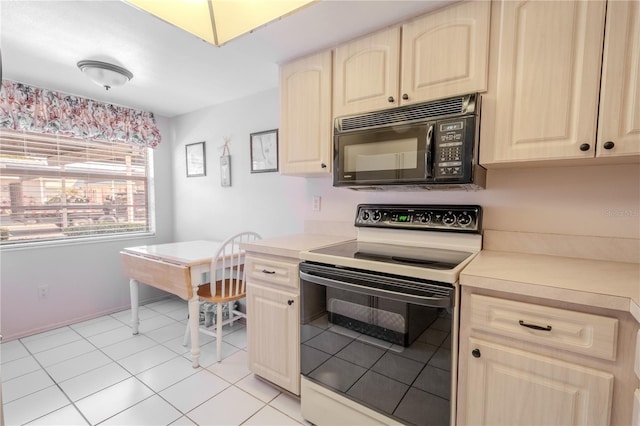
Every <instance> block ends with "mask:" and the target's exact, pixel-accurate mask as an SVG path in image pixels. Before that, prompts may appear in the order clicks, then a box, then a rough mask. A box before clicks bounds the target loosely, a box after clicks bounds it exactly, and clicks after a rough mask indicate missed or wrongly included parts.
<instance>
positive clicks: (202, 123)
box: [173, 90, 640, 240]
mask: <svg viewBox="0 0 640 426" xmlns="http://www.w3.org/2000/svg"><path fill="white" fill-rule="evenodd" d="M277 120H278V95H277V91H275V90H273V91H269V92H265V93H262V94H259V95H257V96H254V97H250V98H246V99H242V100H239V101H235V102H233V103H229V104H225V105H221V106H217V107H213V108H208V109H206V110H201V111H199V112H197V113H192V114H187V115H185V116H182V117H180V118H179V119H176V120H174V121H173V125H174V131H175V143H174V158H175V159H176V161H175V162H174V165H173V167H174V187H175V190H176V194H175V201H176V210H175V212H176V214H175V235H176V237H177V238H178V239H179V240H189V239H196V238H205V239H206V238H222V237H224V236H226V235H228V234H230V233H232V232H234V231H237V230H240V229H244V228H246V229H254V230H256V231H258V232H260V233H262V234H263V235H264V236H266V237H268V236H276V235H286V234H292V233H298V232H302V230H303V229H304V222H305V221H328V222H333V221H338V222H353V220H354V213H355V207H356V205H357V204H358V203H417V204H429V203H433V204H437V203H452V204H464V203H469V204H479V205H481V206H482V207H483V209H484V228H485V229H498V230H510V231H528V232H545V233H560V234H575V235H594V236H614V237H623V238H624V237H633V238H640V211H639V210H640V166H638V165H637V164H635V165H608V166H578V167H564V168H561V167H545V168H519V169H508V170H506V169H505V170H490V171H489V172H488V182H487V189H485V190H481V191H477V192H465V191H421V192H382V193H380V192H355V191H352V190H349V189H342V188H334V187H333V186H332V180H331V178H330V177H326V178H314V179H304V178H292V177H284V176H280V175H278V174H277V173H267V174H250V172H249V134H250V133H251V132H257V131H261V130H267V129H271V128H276V127H278V121H277ZM226 135H231V136H232V142H231V154H232V158H233V166H232V167H233V176H232V181H233V186H232V187H231V188H221V187H220V180H219V165H218V157H219V155H220V151H219V150H218V147H219V146H221V145H222V144H223V137H224V136H226ZM201 140H205V141H207V176H206V177H205V178H186V177H185V170H184V145H185V144H188V143H193V142H198V141H201ZM314 195H318V196H321V198H322V203H321V206H322V207H321V211H320V212H314V211H312V208H311V204H312V203H311V200H312V197H313V196H314Z"/></svg>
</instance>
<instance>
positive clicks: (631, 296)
mask: <svg viewBox="0 0 640 426" xmlns="http://www.w3.org/2000/svg"><path fill="white" fill-rule="evenodd" d="M460 284H461V285H463V286H468V287H477V288H485V289H490V290H497V291H505V292H511V293H517V294H522V295H528V296H533V297H543V298H551V299H556V300H566V301H568V302H573V303H579V304H584V305H590V306H597V307H602V308H610V309H616V310H621V311H627V312H631V314H632V315H633V316H634V317H635V318H636V319H637V320H638V321H639V322H640V264H638V263H624V262H613V261H599V260H593V259H579V258H571V257H562V256H549V255H542V254H528V253H511V252H503V251H491V250H483V251H482V252H480V254H479V255H478V256H476V257H475V258H474V259H473V260H472V261H471V262H470V263H469V265H467V267H466V268H465V269H464V270H463V271H462V273H461V274H460Z"/></svg>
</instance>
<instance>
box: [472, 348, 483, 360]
mask: <svg viewBox="0 0 640 426" xmlns="http://www.w3.org/2000/svg"><path fill="white" fill-rule="evenodd" d="M471 355H473V357H474V358H480V356H481V355H482V354H481V353H480V349H478V348H475V349H474V350H472V351H471Z"/></svg>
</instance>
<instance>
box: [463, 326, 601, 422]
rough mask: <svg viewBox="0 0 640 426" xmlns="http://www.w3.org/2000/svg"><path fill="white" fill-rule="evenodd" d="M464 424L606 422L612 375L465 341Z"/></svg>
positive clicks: (474, 341) (499, 346)
mask: <svg viewBox="0 0 640 426" xmlns="http://www.w3.org/2000/svg"><path fill="white" fill-rule="evenodd" d="M469 347H470V348H472V353H473V357H472V358H471V359H470V360H469V373H468V376H467V377H468V379H467V387H468V388H469V389H470V392H473V396H472V397H470V398H469V399H468V400H467V407H466V418H467V423H465V424H483V425H496V424H511V425H515V424H522V422H523V420H524V419H526V422H527V423H528V424H539V425H581V424H592V425H606V424H609V415H610V410H611V408H610V402H611V397H612V388H613V375H612V374H609V373H604V372H601V371H597V370H594V369H589V368H584V367H581V366H580V365H577V364H573V363H566V362H562V361H559V360H556V359H554V358H551V357H545V356H538V355H535V354H533V353H531V352H528V351H520V350H517V349H513V348H511V347H508V346H502V345H497V344H494V343H491V342H488V341H484V340H480V339H474V338H470V339H469Z"/></svg>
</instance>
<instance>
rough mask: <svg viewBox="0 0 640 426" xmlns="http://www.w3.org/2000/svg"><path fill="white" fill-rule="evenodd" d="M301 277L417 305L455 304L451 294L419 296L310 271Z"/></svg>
mask: <svg viewBox="0 0 640 426" xmlns="http://www.w3.org/2000/svg"><path fill="white" fill-rule="evenodd" d="M300 279H302V280H304V281H308V282H311V283H314V284H319V285H323V286H327V287H333V288H337V289H340V290H346V291H352V292H355V293H360V294H364V295H366V296H376V297H382V298H385V299H393V300H397V301H400V302H406V303H413V304H416V305H422V306H429V307H434V308H450V307H451V306H453V303H452V300H451V297H450V296H436V297H432V296H418V295H414V294H407V293H400V292H397V291H391V290H382V289H379V288H372V287H366V286H362V285H358V284H352V283H347V282H344V281H339V280H334V279H331V278H326V277H319V276H317V275H312V274H309V273H308V272H302V271H301V272H300ZM303 297H304V296H303Z"/></svg>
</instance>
